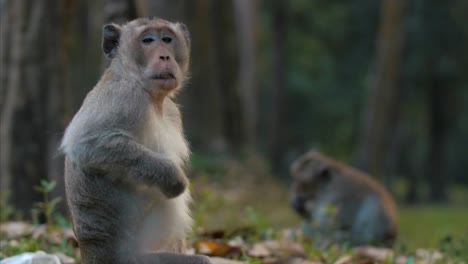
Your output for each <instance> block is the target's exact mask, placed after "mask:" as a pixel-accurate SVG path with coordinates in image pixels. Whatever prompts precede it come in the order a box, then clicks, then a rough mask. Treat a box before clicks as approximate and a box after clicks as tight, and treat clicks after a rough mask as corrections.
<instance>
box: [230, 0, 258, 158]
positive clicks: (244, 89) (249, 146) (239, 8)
mask: <svg viewBox="0 0 468 264" xmlns="http://www.w3.org/2000/svg"><path fill="white" fill-rule="evenodd" d="M256 5H257V3H256V1H252V0H234V11H235V20H236V21H235V22H236V29H237V31H236V33H237V40H238V47H239V84H238V87H239V88H238V89H239V91H238V92H239V96H240V104H241V108H242V116H243V118H242V120H243V121H244V125H243V127H244V136H243V137H244V139H245V140H244V150H245V151H246V152H253V151H254V149H255V142H256V140H255V139H256V123H257V101H256V99H257V96H256V86H257V85H256V79H255V76H256V75H257V74H256V68H257V67H256V62H257V60H256V57H257V56H256V24H257V23H256V22H257V21H256V20H257V6H256Z"/></svg>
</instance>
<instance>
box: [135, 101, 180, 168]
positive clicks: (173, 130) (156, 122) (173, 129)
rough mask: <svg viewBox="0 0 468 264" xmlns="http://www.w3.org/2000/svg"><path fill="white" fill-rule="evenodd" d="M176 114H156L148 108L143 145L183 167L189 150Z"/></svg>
mask: <svg viewBox="0 0 468 264" xmlns="http://www.w3.org/2000/svg"><path fill="white" fill-rule="evenodd" d="M179 118H180V117H179V116H178V113H170V112H169V111H168V113H166V112H165V113H158V112H157V111H156V110H155V109H153V108H150V109H149V110H148V113H147V116H146V120H147V121H146V122H147V123H146V126H147V129H144V131H146V132H145V134H144V135H142V141H143V144H144V145H145V146H146V147H148V148H150V149H151V150H153V151H154V152H156V153H160V154H163V155H164V156H167V158H169V159H170V160H173V161H175V162H176V163H177V164H178V165H180V166H183V164H184V162H185V161H186V159H187V158H188V155H189V149H188V146H187V142H186V140H185V138H184V136H183V132H182V127H181V124H180V120H178V119H179Z"/></svg>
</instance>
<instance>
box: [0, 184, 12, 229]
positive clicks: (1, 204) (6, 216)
mask: <svg viewBox="0 0 468 264" xmlns="http://www.w3.org/2000/svg"><path fill="white" fill-rule="evenodd" d="M10 194H11V193H10V192H9V191H5V192H2V193H0V208H1V210H0V222H5V221H8V220H10V219H11V218H12V217H13V214H14V212H15V208H14V207H13V206H12V205H11V204H10V203H9V201H10Z"/></svg>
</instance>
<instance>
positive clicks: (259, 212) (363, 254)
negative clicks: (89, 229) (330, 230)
mask: <svg viewBox="0 0 468 264" xmlns="http://www.w3.org/2000/svg"><path fill="white" fill-rule="evenodd" d="M253 163H254V164H247V165H240V164H239V163H236V162H228V163H206V162H205V161H203V160H196V161H195V162H194V166H193V175H192V177H193V178H194V179H195V180H193V183H192V188H191V189H192V193H193V196H194V203H193V204H192V216H193V218H194V220H195V229H194V233H193V234H192V235H191V236H190V238H189V242H190V244H191V245H192V248H191V249H190V251H191V252H193V253H201V254H207V255H210V256H217V257H223V258H229V259H233V260H241V261H242V262H244V263H304V264H320V263H322V264H328V263H334V264H346V263H359V264H366V263H385V264H390V263H392V264H393V263H398V264H399V263H401V264H403V263H405V264H412V263H418V264H426V263H427V264H429V263H434V264H437V263H454V264H457V263H459V264H461V263H463V264H466V263H468V250H466V249H467V248H468V225H466V219H468V209H467V208H466V207H463V206H444V205H424V206H412V207H401V208H400V209H399V222H400V223H399V224H400V230H399V238H398V240H397V243H396V244H395V246H394V247H393V248H390V249H387V248H372V247H360V248H351V247H349V246H348V245H326V244H325V245H321V246H314V242H313V241H311V240H310V239H306V238H304V237H303V236H302V235H301V232H300V230H298V229H297V227H298V226H299V225H300V223H301V219H300V218H299V217H298V216H297V215H296V214H295V213H294V212H293V211H292V210H291V209H290V208H289V206H288V199H287V196H288V188H287V186H286V184H284V183H281V182H279V181H277V180H275V179H273V178H271V176H269V173H268V171H267V170H264V169H257V170H256V171H255V172H252V171H250V170H249V169H246V168H249V167H256V168H262V165H261V163H260V165H259V163H258V161H253ZM44 186H46V187H47V184H44ZM44 186H43V187H44ZM46 187H44V188H46ZM50 187H51V186H49V188H50ZM1 205H2V207H3V209H5V207H6V206H7V205H6V204H5V203H2V204H1ZM2 221H3V222H2V223H1V225H0V247H1V251H0V260H1V259H3V258H5V257H8V256H11V255H15V254H20V253H23V252H35V251H38V250H41V251H45V252H47V253H56V254H58V256H59V257H60V259H61V260H62V263H79V249H78V248H77V244H76V241H75V240H74V236H73V232H72V231H71V229H70V224H69V222H68V221H67V220H66V219H65V218H64V217H62V216H60V215H58V214H51V215H50V221H49V222H50V225H48V226H47V225H33V224H30V223H25V222H6V221H5V219H3V218H2Z"/></svg>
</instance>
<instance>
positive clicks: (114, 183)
mask: <svg viewBox="0 0 468 264" xmlns="http://www.w3.org/2000/svg"><path fill="white" fill-rule="evenodd" d="M103 50H104V53H105V54H106V56H107V57H108V58H110V59H112V61H111V63H110V66H109V68H108V69H107V70H106V71H105V73H104V74H103V76H102V78H101V79H100V81H99V82H98V84H97V85H96V86H95V87H94V89H93V90H92V91H90V92H89V93H88V95H87V97H86V99H85V100H84V102H83V105H82V106H81V108H80V110H79V111H78V113H77V114H76V115H75V116H74V118H73V120H72V122H71V123H70V125H69V127H68V128H67V130H66V132H65V136H64V138H63V142H62V145H61V149H62V151H63V152H64V153H65V156H66V157H65V186H66V193H67V202H68V205H69V209H70V213H71V218H72V221H73V226H74V231H75V235H76V237H77V239H78V243H79V246H80V249H81V256H82V260H83V263H99V264H102V263H211V261H210V260H209V258H207V257H205V256H198V255H195V256H187V255H183V254H177V253H152V254H144V253H145V252H147V251H151V250H154V249H155V248H156V249H158V251H159V250H163V251H172V252H183V251H184V237H185V233H186V231H187V230H189V229H190V226H191V218H190V216H189V212H188V210H189V209H188V205H187V203H188V202H189V200H190V194H189V191H188V189H187V184H188V180H187V178H186V176H185V173H184V170H183V168H184V165H185V163H186V161H187V159H188V157H189V149H188V147H187V143H186V140H185V138H184V135H183V132H182V123H181V117H180V113H179V110H178V107H177V105H176V104H175V103H174V102H173V101H172V100H171V98H172V97H173V95H174V94H175V93H176V92H177V91H178V90H179V88H180V87H181V86H182V85H183V84H184V81H185V80H186V78H187V74H188V67H189V58H190V52H189V50H190V38H189V33H188V31H187V29H186V27H185V26H184V25H183V24H180V23H170V22H168V21H165V20H162V19H157V18H154V19H148V18H144V19H137V20H134V21H131V22H129V23H127V24H125V25H123V26H119V25H115V24H109V25H105V26H104V27H103Z"/></svg>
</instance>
